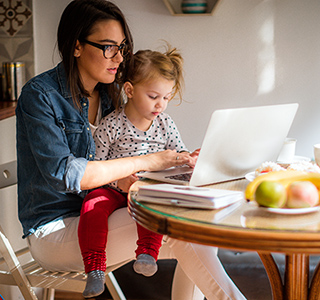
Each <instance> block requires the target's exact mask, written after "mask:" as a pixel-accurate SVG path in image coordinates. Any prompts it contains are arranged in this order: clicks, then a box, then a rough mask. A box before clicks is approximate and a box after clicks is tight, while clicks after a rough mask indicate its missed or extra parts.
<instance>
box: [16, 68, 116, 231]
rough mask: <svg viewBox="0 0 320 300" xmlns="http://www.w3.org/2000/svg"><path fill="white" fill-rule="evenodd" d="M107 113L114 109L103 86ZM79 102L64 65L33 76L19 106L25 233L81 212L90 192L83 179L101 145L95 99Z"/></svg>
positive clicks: (20, 207) (20, 208)
mask: <svg viewBox="0 0 320 300" xmlns="http://www.w3.org/2000/svg"><path fill="white" fill-rule="evenodd" d="M100 97H101V105H102V116H105V115H107V114H108V113H110V112H111V111H113V110H114V107H113V105H112V103H111V100H110V99H109V97H108V96H107V93H106V92H105V91H104V90H101V91H100ZM80 104H81V108H82V109H79V108H77V107H76V105H75V104H74V102H73V100H72V97H71V93H70V90H69V89H68V87H67V80H66V74H65V71H64V67H63V64H62V63H60V64H58V65H57V66H56V67H55V68H53V69H52V70H49V71H47V72H45V73H42V74H40V75H38V76H36V77H34V78H33V79H31V80H30V81H29V82H28V83H27V84H26V85H25V86H24V87H23V89H22V93H21V96H20V98H19V100H18V104H17V108H16V118H17V123H16V126H17V162H18V212H19V219H20V222H21V223H22V227H23V233H24V236H27V235H29V234H31V233H33V232H34V231H35V230H36V229H37V228H38V227H39V226H41V225H44V224H46V223H48V222H50V221H53V220H55V219H58V218H63V217H68V216H77V215H79V214H80V209H81V205H82V201H83V198H84V197H85V195H86V193H87V192H86V191H81V188H80V181H81V179H82V177H83V174H84V171H85V168H86V165H87V162H88V161H89V160H94V156H95V144H94V140H93V137H92V134H91V130H90V125H89V121H88V108H89V101H88V99H87V98H82V99H81V100H80Z"/></svg>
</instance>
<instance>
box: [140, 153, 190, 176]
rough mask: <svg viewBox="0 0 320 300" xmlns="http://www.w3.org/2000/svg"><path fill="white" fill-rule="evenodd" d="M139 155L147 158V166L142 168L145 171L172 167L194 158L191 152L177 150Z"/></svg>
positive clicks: (145, 163)
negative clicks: (178, 151)
mask: <svg viewBox="0 0 320 300" xmlns="http://www.w3.org/2000/svg"><path fill="white" fill-rule="evenodd" d="M139 157H140V158H142V159H145V162H144V165H145V167H143V169H142V170H144V171H160V170H164V169H167V168H170V167H175V166H181V165H185V164H189V163H191V160H192V157H191V156H190V153H188V152H181V153H177V151H176V150H165V151H161V152H157V153H153V154H148V155H144V156H139Z"/></svg>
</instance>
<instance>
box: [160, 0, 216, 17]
mask: <svg viewBox="0 0 320 300" xmlns="http://www.w3.org/2000/svg"><path fill="white" fill-rule="evenodd" d="M162 1H163V2H164V4H165V5H166V7H167V9H168V10H169V12H170V13H171V15H173V16H184V17H185V16H212V15H213V13H214V11H215V9H216V8H217V6H218V3H219V2H220V1H221V0H208V8H207V11H208V12H207V13H199V14H198V13H190V14H188V13H183V12H182V11H181V2H182V0H162Z"/></svg>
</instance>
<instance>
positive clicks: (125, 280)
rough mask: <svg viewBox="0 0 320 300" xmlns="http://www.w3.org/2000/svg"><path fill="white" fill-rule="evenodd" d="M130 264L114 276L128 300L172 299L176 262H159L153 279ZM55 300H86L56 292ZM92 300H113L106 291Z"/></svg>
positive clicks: (171, 260)
mask: <svg viewBox="0 0 320 300" xmlns="http://www.w3.org/2000/svg"><path fill="white" fill-rule="evenodd" d="M132 265H133V262H130V263H128V264H126V265H124V266H123V267H121V268H119V269H118V270H116V271H114V272H113V274H114V276H115V277H116V279H117V281H118V283H119V285H120V287H121V289H122V292H123V293H124V295H125V297H126V298H127V300H169V299H171V284H172V280H173V273H174V270H175V267H176V260H174V259H165V260H159V261H158V267H159V269H158V272H157V273H156V274H155V275H153V276H151V277H144V276H143V275H139V274H136V273H135V272H134V271H133V268H132ZM54 299H55V300H84V299H85V298H84V297H83V296H82V294H79V293H70V292H62V291H56V292H55V298H54ZM90 299H91V300H109V299H110V300H111V299H112V298H111V296H110V293H109V291H108V290H107V289H106V291H105V292H104V293H103V294H101V295H100V296H98V297H96V298H90Z"/></svg>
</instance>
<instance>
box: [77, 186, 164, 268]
mask: <svg viewBox="0 0 320 300" xmlns="http://www.w3.org/2000/svg"><path fill="white" fill-rule="evenodd" d="M126 206H127V194H122V193H119V192H117V191H115V190H113V189H110V188H100V189H96V190H94V191H92V192H91V193H89V194H88V195H87V196H86V197H85V199H84V201H83V204H82V209H81V214H80V221H79V227H78V237H79V244H80V249H81V254H82V258H83V262H84V266H85V272H86V273H89V272H91V271H93V270H101V271H105V270H106V245H107V236H108V217H109V216H110V215H111V214H112V212H114V211H115V210H116V209H119V208H121V207H126ZM137 230H138V237H139V238H138V241H137V245H138V247H137V250H136V256H138V255H139V254H142V253H145V254H149V255H151V256H152V257H154V258H155V259H156V260H157V258H158V253H159V249H160V247H161V241H162V235H160V234H157V233H153V232H151V231H149V230H147V229H145V228H144V227H142V226H140V225H139V224H137Z"/></svg>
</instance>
